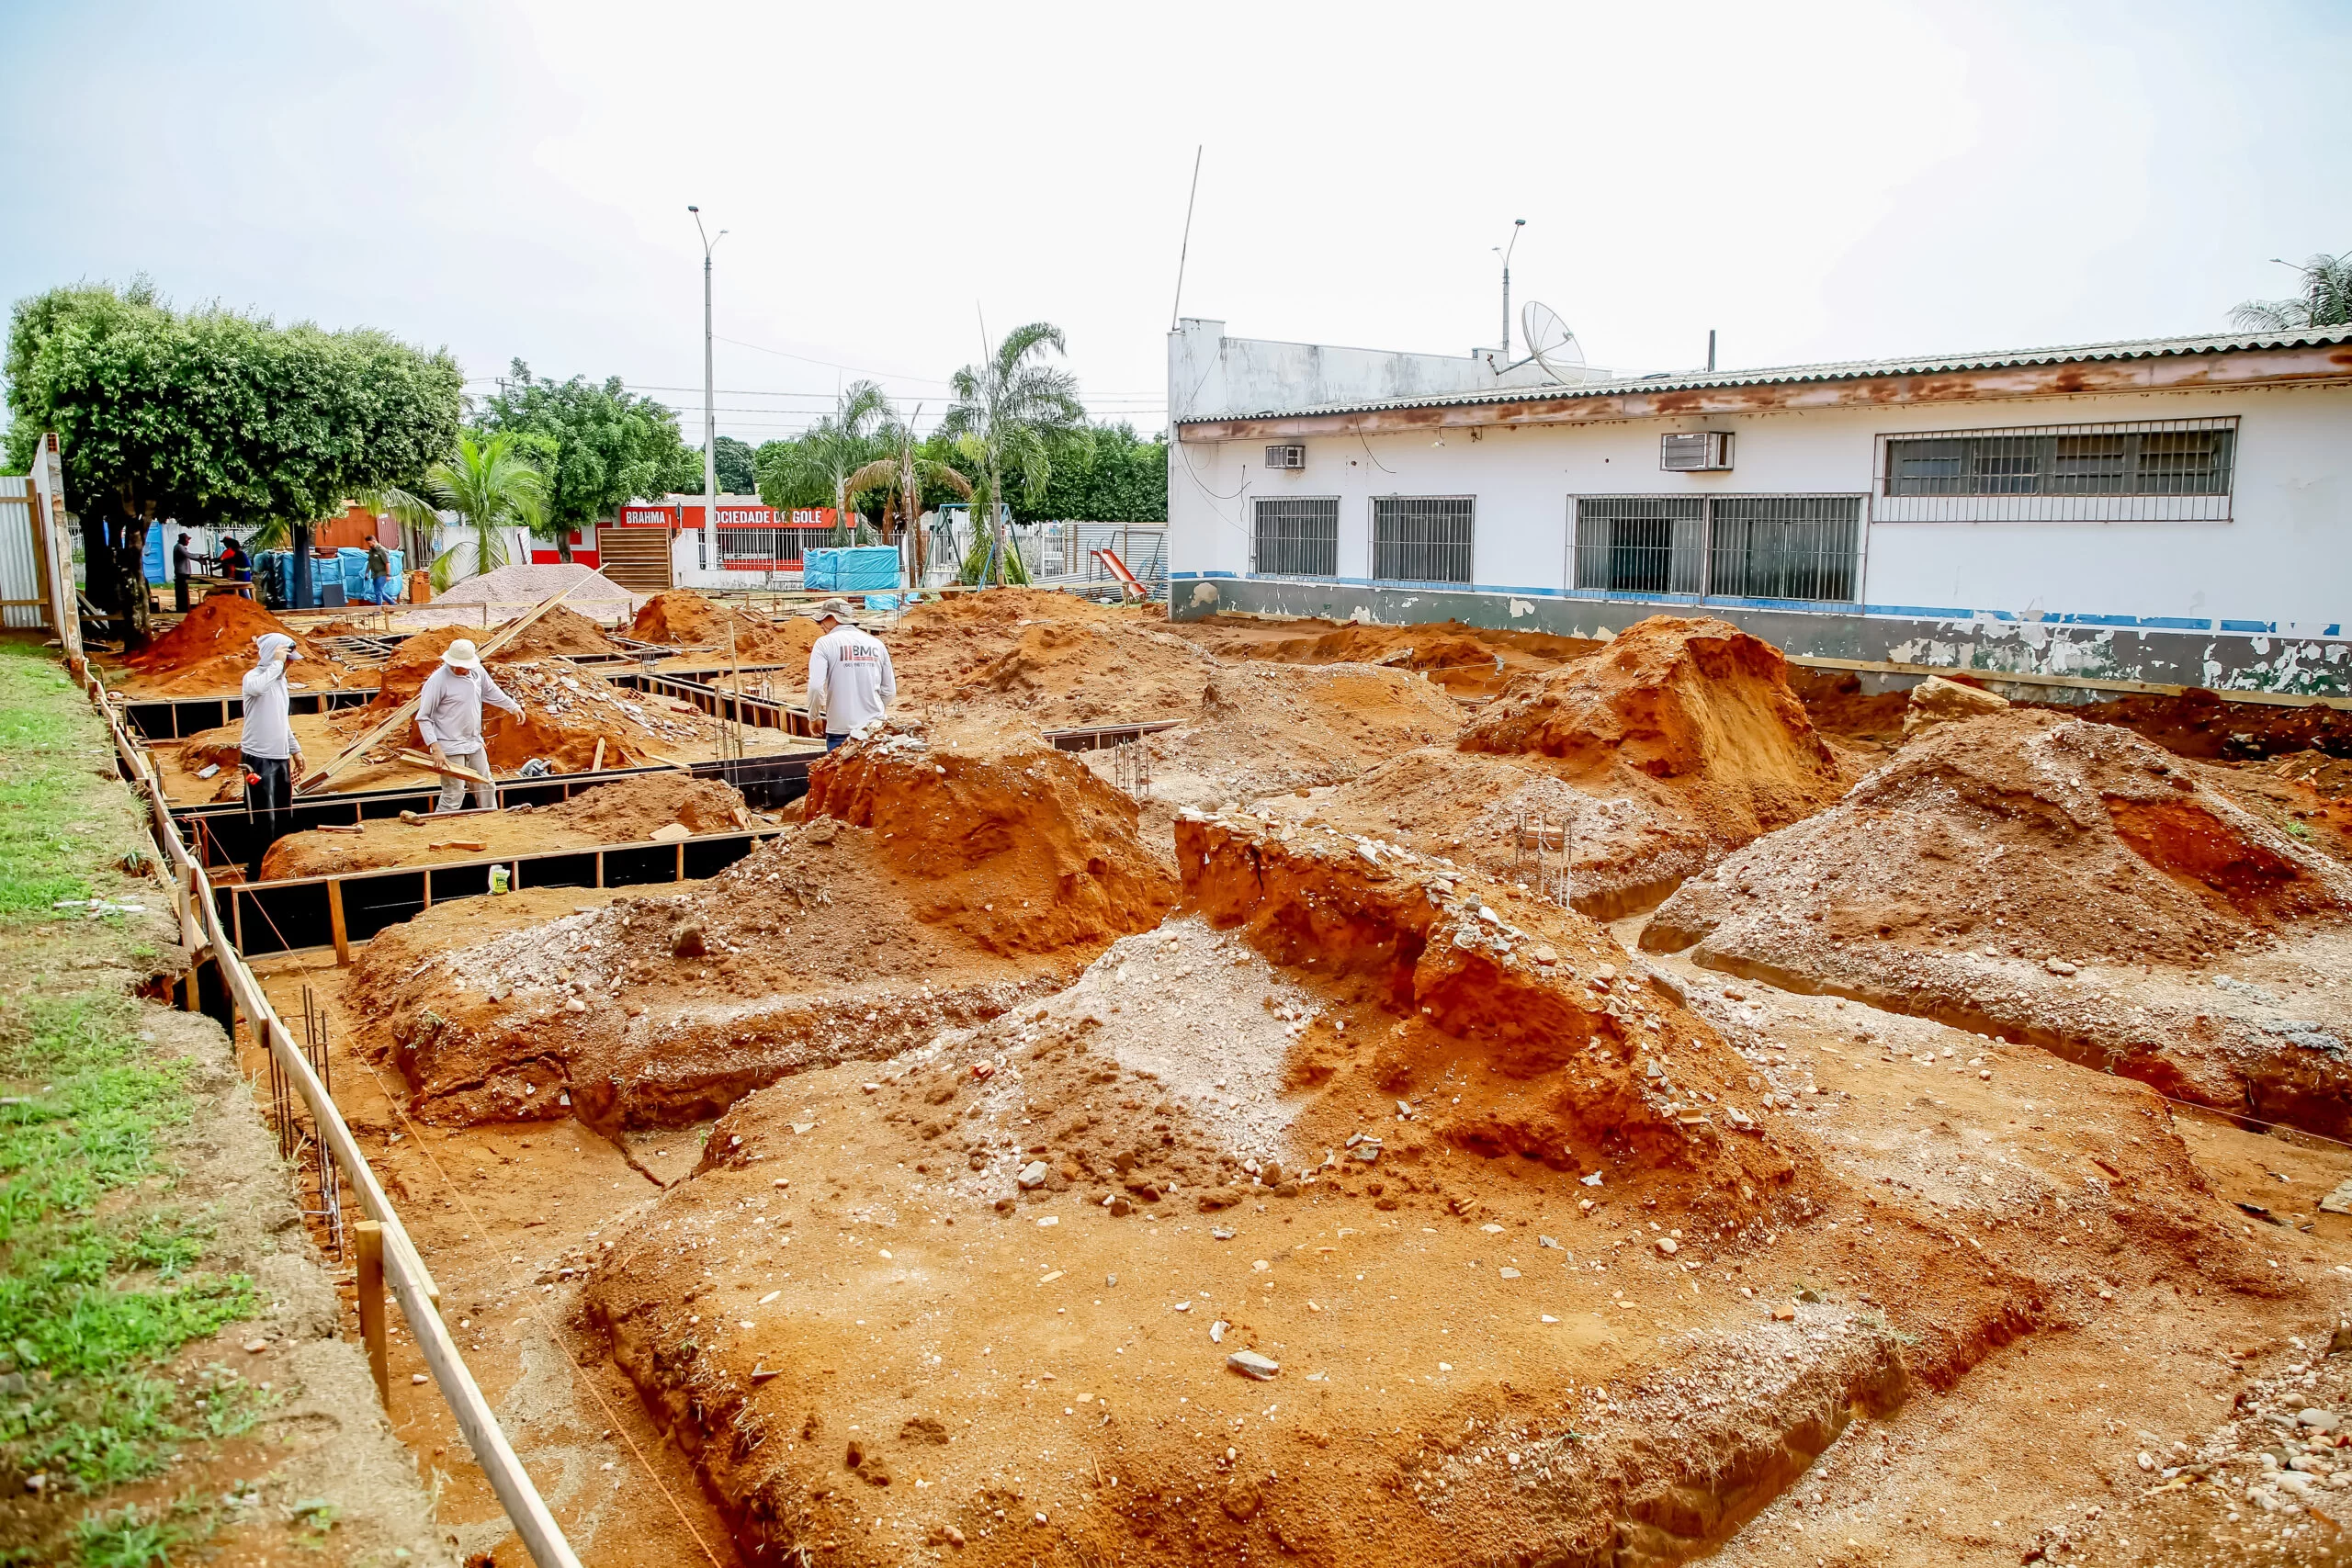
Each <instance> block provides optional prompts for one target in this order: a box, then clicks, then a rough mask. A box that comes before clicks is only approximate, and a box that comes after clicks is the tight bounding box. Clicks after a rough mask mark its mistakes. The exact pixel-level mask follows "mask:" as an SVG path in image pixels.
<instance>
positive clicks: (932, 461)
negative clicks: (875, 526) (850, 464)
mask: <svg viewBox="0 0 2352 1568" xmlns="http://www.w3.org/2000/svg"><path fill="white" fill-rule="evenodd" d="M920 418H922V404H921V403H917V404H916V405H915V412H914V415H913V417H912V418H909V419H905V420H892V421H891V422H890V423H888V424H886V425H884V426H883V427H882V431H881V440H882V443H883V445H884V446H885V447H886V448H887V449H888V455H887V456H885V457H876V458H875V459H874V461H872V462H870V463H868V464H866V465H865V467H864V468H860V469H858V470H857V472H855V473H854V474H852V475H850V477H849V481H848V485H847V490H848V493H849V494H851V495H856V494H858V493H859V492H861V491H870V490H878V491H883V492H884V493H885V499H884V502H883V513H882V516H883V520H884V523H885V524H886V525H887V524H888V521H889V519H890V517H891V516H892V515H893V514H894V513H895V514H896V516H897V517H898V520H899V527H900V528H902V529H905V530H906V531H908V532H909V533H911V534H912V535H913V536H914V541H915V570H914V581H915V583H916V585H917V586H918V587H920V586H921V585H922V569H923V548H922V545H923V541H922V528H921V527H920V526H919V525H918V524H919V522H920V520H921V518H922V488H923V486H925V485H942V486H944V487H945V488H947V489H949V490H952V491H955V492H956V494H957V495H960V496H962V497H963V498H964V499H965V500H966V501H969V500H971V499H972V481H971V480H969V479H966V478H965V477H964V476H963V475H962V474H960V473H957V472H956V470H955V469H954V468H949V467H948V466H947V465H946V464H944V463H943V462H940V461H939V460H938V459H937V458H935V457H922V456H921V455H920V454H919V453H917V452H916V450H915V423H914V422H915V420H916V419H920Z"/></svg>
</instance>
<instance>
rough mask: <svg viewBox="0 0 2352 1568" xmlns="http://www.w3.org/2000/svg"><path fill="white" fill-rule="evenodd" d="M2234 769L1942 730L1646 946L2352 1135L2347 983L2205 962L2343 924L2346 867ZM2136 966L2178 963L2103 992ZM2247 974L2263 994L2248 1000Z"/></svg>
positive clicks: (2048, 719)
mask: <svg viewBox="0 0 2352 1568" xmlns="http://www.w3.org/2000/svg"><path fill="white" fill-rule="evenodd" d="M2223 782H2226V779H2225V776H2224V775H2222V774H2220V773H2217V771H2216V770H2211V769H2208V768H2205V767H2202V766H2200V765H2199V764H2197V763H2193V762H2186V761H2181V760H2179V759H2177V758H2174V757H2172V756H2171V755H2170V754H2168V753H2167V752H2165V750H2162V749H2161V748H2159V747H2157V746H2154V745H2153V744H2151V743H2150V742H2148V741H2145V740H2142V739H2139V738H2138V737H2137V736H2134V735H2132V734H2131V733H2130V732H2129V731H2126V730H2124V729H2121V728H2116V727H2113V726H2107V725H2098V724H2093V723H2088V722H2086V721H2083V720H2079V719H2070V718H2064V717H2061V716H2057V715H2054V714H2048V713H2040V712H2032V711H2028V710H2018V709H2012V710H2009V711H2007V712H2002V713H1996V714H1994V715H1992V716H1987V717H1984V718H1978V719H1975V720H1973V721H1969V722H1966V723H1953V724H1940V725H1937V726H1935V727H1934V728H1931V729H1928V730H1927V731H1925V732H1924V733H1922V734H1921V735H1920V736H1919V737H1918V738H1917V739H1915V740H1913V741H1912V742H1911V743H1910V744H1909V745H1907V746H1905V748H1904V749H1903V750H1902V751H1901V752H1900V753H1898V754H1897V756H1896V757H1895V759H1894V761H1891V762H1889V763H1888V764H1887V765H1886V766H1885V767H1883V768H1882V769H1880V770H1879V771H1878V772H1877V773H1872V774H1871V776H1870V777H1869V778H1867V779H1866V780H1864V781H1863V782H1862V783H1861V784H1859V785H1858V786H1856V788H1855V790H1854V791H1853V793H1852V794H1851V795H1849V797H1848V798H1847V799H1846V800H1845V801H1844V802H1843V803H1841V804H1840V805H1838V806H1837V807H1834V808H1832V809H1831V810H1829V811H1826V812H1824V813H1822V814H1821V815H1819V816H1817V817H1815V818H1811V819H1809V820H1807V821H1804V822H1802V823H1799V824H1797V825H1795V826H1793V827H1791V828H1787V829H1782V830H1781V831H1779V832H1777V833H1774V834H1772V835H1770V837H1768V838H1765V839H1762V840H1758V841H1757V842H1755V843H1753V844H1751V845H1749V846H1747V848H1746V849H1744V850H1741V851H1739V852H1736V853H1735V854H1733V855H1731V856H1730V857H1729V858H1727V859H1726V860H1724V862H1723V863H1722V864H1720V865H1719V866H1717V867H1715V868H1714V869H1713V871H1712V872H1710V873H1709V874H1706V875H1705V876H1704V877H1702V878H1698V879H1694V880H1692V881H1691V882H1688V883H1685V884H1684V885H1683V886H1682V887H1681V888H1680V889H1679V890H1678V891H1677V892H1676V893H1675V895H1674V896H1673V897H1671V898H1669V899H1668V900H1667V902H1666V903H1665V904H1664V905H1663V906H1662V907H1661V908H1659V910H1658V912H1657V915H1656V916H1655V917H1654V918H1653V919H1651V921H1650V924H1649V926H1648V928H1647V930H1646V931H1645V932H1644V935H1643V945H1644V946H1645V947H1646V948H1649V949H1652V950H1655V951H1674V950H1679V949H1681V948H1684V947H1688V946H1690V945H1691V944H1692V943H1697V944H1698V951H1697V953H1696V954H1695V957H1696V959H1697V961H1698V962H1699V963H1701V964H1705V965H1708V966H1710V967H1714V968H1722V969H1729V970H1733V971H1735V972H1737V973H1741V974H1748V975H1754V976H1759V977H1763V978H1767V979H1770V981H1772V983H1774V984H1776V985H1780V986H1783V987H1792V988H1798V989H1804V990H1826V991H1834V992H1837V993H1838V994H1840V995H1846V996H1852V997H1858V998H1864V999H1867V1000H1869V1001H1871V1002H1872V1003H1873V1004H1875V1005H1877V1006H1880V1007H1883V1008H1889V1009H1892V1010H1900V1011H1909V1012H1919V1013H1924V1014H1927V1015H1928V1016H1932V1017H1936V1018H1939V1019H1943V1020H1946V1021H1951V1022H1954V1023H1957V1024H1960V1025H1961V1026H1962V1027H1966V1028H1971V1029H1976V1030H1980V1031H1983V1032H1989V1033H1998V1034H2002V1035H2004V1036H2008V1037H2014V1038H2019V1039H2025V1040H2030V1041H2032V1042H2033V1043H2037V1044H2041V1045H2045V1046H2047V1047H2048V1048H2050V1049H2052V1050H2055V1051H2057V1052H2060V1053H2061V1054H2063V1055H2068V1056H2070V1057H2073V1058H2074V1059H2075V1060H2078V1061H2084V1062H2088V1063H2093V1064H2096V1065H2099V1066H2105V1067H2109V1068H2111V1070H2113V1071H2116V1072H2119V1073H2124V1074H2127V1075H2129V1076H2131V1077H2140V1078H2142V1079H2143V1080H2145V1081H2148V1082H2150V1083H2153V1084H2155V1085H2156V1086H2157V1087H2159V1088H2161V1089H2163V1090H2164V1091H2165V1092H2166V1093H2168V1094H2175V1095H2177V1096H2180V1097H2181V1098H2185V1099H2190V1100H2199V1101H2201V1102H2203V1103H2207V1104H2213V1105H2220V1106H2225V1107H2229V1108H2232V1109H2245V1110H2252V1111H2256V1113H2258V1114H2261V1115H2265V1116H2268V1117H2272V1118H2275V1119H2278V1120H2282V1121H2289V1122H2296V1123H2298V1124H2301V1125H2306V1126H2310V1127H2312V1128H2313V1129H2314V1130H2319V1131H2324V1132H2328V1133H2330V1134H2338V1135H2340V1134H2342V1133H2343V1132H2345V1131H2347V1130H2352V1099H2347V1097H2346V1090H2347V1089H2352V1059H2348V1058H2347V1057H2346V1052H2345V1045H2344V1042H2345V1041H2346V1040H2347V1039H2352V1029H2347V1028H2346V1023H2347V1022H2352V1010H2347V1009H2346V1006H2345V1002H2344V999H2343V998H2341V997H2340V996H2339V995H2338V994H2336V993H2335V991H2334V989H2333V987H2329V988H2328V989H2325V990H2319V989H2312V988H2308V987H2309V983H2310V982H2309V976H2305V978H2304V980H2303V981H2302V982H2301V984H2302V985H2303V986H2305V987H2306V989H2305V990H2304V995H2305V997H2307V998H2309V999H2308V1000H2298V1001H2295V1002H2293V1003H2292V1004H2291V1005H2289V1004H2286V1003H2283V1002H2280V1000H2279V998H2278V997H2277V996H2275V995H2271V993H2270V992H2268V991H2265V990H2263V988H2262V987H2260V986H2252V987H2250V988H2247V989H2238V990H2233V989H2231V988H2230V987H2232V986H2239V987H2245V986H2247V985H2248V983H2247V982H2245V981H2243V980H2237V979H2233V977H2232V976H2226V975H2224V976H2217V977H2215V978H2214V979H2212V980H2211V982H2210V984H2209V983H2208V982H2206V981H2205V980H2204V979H2203V978H2202V977H2201V976H2200V971H2201V970H2202V969H2203V968H2204V966H2206V965H2207V964H2210V963H2211V961H2213V960H2214V959H2216V958H2217V956H2220V955H2223V954H2245V956H2246V961H2248V962H2252V961H2254V955H2256V954H2257V953H2272V954H2274V955H2275V956H2276V958H2277V961H2278V963H2280V964H2286V965H2287V967H2288V969H2289V970H2290V972H2291V971H2292V969H2293V966H2294V964H2295V963H2302V964H2319V965H2320V966H2319V968H2318V969H2317V970H2316V971H2314V973H2317V974H2331V973H2335V972H2340V971H2339V969H2338V968H2337V967H2336V964H2337V963H2338V962H2340V961H2336V960H2327V959H2324V958H2322V957H2320V956H2318V954H2320V953H2322V952H2323V951H2324V952H2326V953H2333V952H2335V949H2336V948H2337V947H2338V946H2339V945H2342V943H2343V938H2344V936H2345V933H2346V931H2347V929H2352V928H2347V923H2346V916H2347V914H2352V872H2347V870H2346V867H2345V866H2343V865H2342V864H2341V863H2337V862H2335V861H2334V860H2332V859H2330V858H2329V857H2327V856H2325V855H2323V854H2321V853H2320V852H2317V851H2315V850H2314V849H2312V847H2310V846H2309V845H2308V844H2306V843H2305V842H2303V841H2301V840H2299V839H2298V838H2296V837H2295V836H2293V835H2291V834H2290V833H2287V832H2284V831H2281V830H2279V829H2278V828H2276V827H2274V826H2272V825H2271V823H2270V822H2268V821H2267V820H2266V819H2265V818H2263V816H2261V815H2260V814H2258V813H2256V812H2255V811H2250V810H2248V809H2246V808H2245V807H2244V806H2242V805H2241V804H2239V802H2238V801H2236V800H2234V799H2233V798H2232V797H2231V795H2230V794H2229V793H2228V792H2226V791H2225V790H2224V789H2222V788H2220V787H2217V784H2220V783H2223ZM2314 943H2315V944H2317V945H2316V946H2315V947H2314V946H2312V945H2310V944H2314ZM2298 953H2301V955H2302V956H2301V957H2300V958H2297V957H2295V955H2296V954H2298ZM2290 960H2292V962H2290ZM2228 962H2230V963H2231V964H2232V965H2233V967H2240V968H2243V967H2244V964H2243V963H2241V961H2239V960H2237V959H2234V958H2233V959H2231V960H2229V961H2228ZM2126 966H2138V967H2140V968H2141V969H2142V970H2143V972H2145V971H2147V970H2150V969H2161V970H2165V971H2169V972H2170V973H2171V980H2170V981H2169V982H2168V983H2167V982H2157V983H2154V984H2142V985H2140V986H2137V987H2135V988H2134V991H2133V995H2134V996H2135V997H2136V998H2138V1000H2136V1001H2134V1002H2130V1003H2127V1002H2126V1001H2124V1000H2123V999H2121V998H2120V997H2118V996H2117V995H2115V994H2114V987H2116V985H2117V976H2118V975H2119V974H2120V972H2121V971H2122V970H2123V969H2124V968H2125V967H2126ZM2167 985H2169V988H2167ZM2216 987H2218V989H2217V988H2216ZM2256 992H2260V993H2261V994H2262V995H2267V996H2271V1004H2272V1005H2269V1006H2267V1007H2256V1006H2253V1005H2251V1002H2250V1001H2249V1000H2246V998H2254V997H2255V994H2256ZM2151 999H2153V1000H2155V1001H2157V1002H2158V1003H2159V1004H2160V1005H2158V1006H2156V1007H2150V1006H2147V1005H2145V1004H2146V1003H2147V1002H2148V1001H2149V1000H2151Z"/></svg>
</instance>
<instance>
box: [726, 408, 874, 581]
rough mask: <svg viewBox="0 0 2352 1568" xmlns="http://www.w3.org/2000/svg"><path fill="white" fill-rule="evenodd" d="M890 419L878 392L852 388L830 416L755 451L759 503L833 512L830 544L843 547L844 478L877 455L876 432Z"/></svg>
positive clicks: (846, 492) (846, 500)
mask: <svg viewBox="0 0 2352 1568" xmlns="http://www.w3.org/2000/svg"><path fill="white" fill-rule="evenodd" d="M890 416H891V409H890V400H889V398H888V396H886V395H885V394H884V393H883V390H882V389H881V388H880V387H879V386H877V385H876V384H875V383H874V382H872V381H853V382H851V383H850V384H849V386H848V387H847V388H845V389H843V390H842V392H841V393H840V394H838V395H837V396H836V397H835V399H834V400H833V412H831V413H829V414H827V415H825V416H824V417H823V418H821V419H820V420H818V421H817V423H814V424H812V425H810V426H809V428H808V429H807V430H806V431H804V432H802V433H801V434H800V435H799V436H798V437H797V438H796V439H794V440H791V441H771V442H769V443H768V444H767V445H765V446H762V447H761V448H760V450H759V455H758V462H757V466H756V467H757V477H758V479H759V486H760V500H761V501H763V502H765V503H766V504H768V505H769V506H772V507H775V509H776V510H777V511H779V512H781V511H784V510H786V509H787V508H790V507H795V506H831V507H834V508H836V509H837V510H836V513H835V524H834V530H833V532H834V535H835V542H836V543H840V544H846V543H848V536H847V530H848V525H849V477H850V475H852V474H854V473H855V472H857V470H858V469H860V468H864V467H865V465H866V464H867V463H869V462H871V461H872V460H873V459H874V458H876V457H880V456H881V455H882V452H883V441H882V435H881V431H882V427H883V426H884V425H885V424H886V423H888V421H889V419H890ZM861 531H863V525H861ZM859 542H860V543H865V542H867V541H865V540H863V539H861V540H860V541H859Z"/></svg>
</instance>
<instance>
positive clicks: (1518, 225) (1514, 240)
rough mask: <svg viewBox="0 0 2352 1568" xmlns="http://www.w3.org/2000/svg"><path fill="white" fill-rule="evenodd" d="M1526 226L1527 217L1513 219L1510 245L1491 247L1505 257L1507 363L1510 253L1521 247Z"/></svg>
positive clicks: (1507, 359) (1505, 347)
mask: <svg viewBox="0 0 2352 1568" xmlns="http://www.w3.org/2000/svg"><path fill="white" fill-rule="evenodd" d="M1526 227H1527V220H1526V219H1524V218H1514V219H1512V220H1510V244H1509V245H1508V246H1504V245H1495V246H1491V247H1489V248H1490V249H1492V250H1493V251H1494V253H1495V254H1497V255H1498V256H1500V257H1502V258H1503V363H1504V364H1506V365H1508V364H1510V254H1511V252H1512V251H1515V250H1517V249H1519V231H1521V229H1524V228H1526Z"/></svg>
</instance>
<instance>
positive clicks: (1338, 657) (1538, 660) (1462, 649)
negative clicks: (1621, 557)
mask: <svg viewBox="0 0 2352 1568" xmlns="http://www.w3.org/2000/svg"><path fill="white" fill-rule="evenodd" d="M1175 629H1176V631H1177V634H1178V635H1179V636H1182V637H1185V638H1186V639H1187V640H1188V641H1192V642H1195V643H1198V644H1199V645H1200V646H1201V647H1203V648H1205V649H1208V650H1209V651H1210V652H1212V653H1214V654H1216V656H1217V657H1218V658H1220V659H1226V660H1271V661H1273V662H1276V663H1282V664H1379V665H1385V666H1386V667H1388V668H1391V669H1397V670H1410V671H1422V672H1426V673H1427V674H1428V675H1429V677H1430V680H1432V681H1434V682H1436V683H1437V684H1438V685H1439V686H1440V687H1442V689H1443V690H1445V691H1446V692H1447V693H1448V694H1452V695H1453V696H1457V697H1490V696H1492V695H1494V694H1496V693H1497V692H1499V691H1500V690H1502V688H1503V686H1504V684H1505V683H1506V682H1509V681H1510V680H1511V679H1513V678H1514V677H1516V676H1520V675H1527V674H1535V673H1540V672H1541V671H1546V670H1551V669H1554V668H1556V667H1557V666H1559V665H1562V664H1565V663H1566V662H1567V661H1568V660H1571V659H1578V658H1581V657H1583V656H1584V655H1585V654H1588V653H1590V652H1592V651H1593V650H1594V649H1598V648H1600V647H1602V646H1603V645H1602V644H1600V643H1599V642H1595V641H1593V640H1592V639H1590V638H1589V637H1553V636H1550V635H1548V634H1546V633H1543V632H1514V631H1498V630H1494V629H1491V628H1489V627H1486V626H1465V625H1464V623H1462V622H1460V621H1436V622H1424V623H1420V624H1418V625H1413V626H1369V625H1365V624H1363V623H1361V622H1347V623H1340V622H1333V621H1323V620H1298V621H1261V620H1254V619H1250V618H1246V617H1242V616H1238V615H1209V616H1205V617H1204V618H1203V619H1200V620H1197V621H1185V622H1181V623H1179V624H1178V625H1177V626H1176V628H1175Z"/></svg>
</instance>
